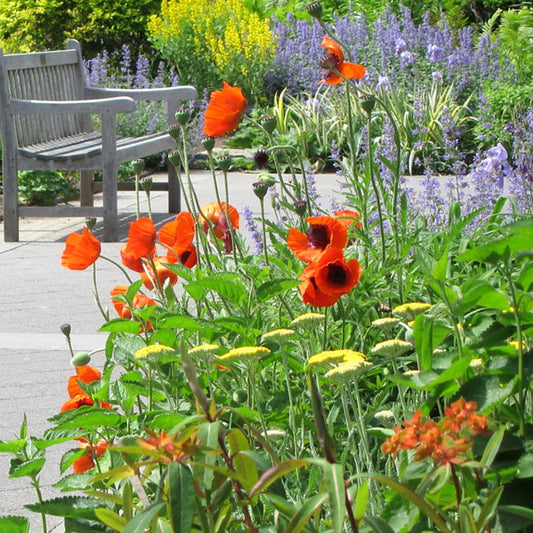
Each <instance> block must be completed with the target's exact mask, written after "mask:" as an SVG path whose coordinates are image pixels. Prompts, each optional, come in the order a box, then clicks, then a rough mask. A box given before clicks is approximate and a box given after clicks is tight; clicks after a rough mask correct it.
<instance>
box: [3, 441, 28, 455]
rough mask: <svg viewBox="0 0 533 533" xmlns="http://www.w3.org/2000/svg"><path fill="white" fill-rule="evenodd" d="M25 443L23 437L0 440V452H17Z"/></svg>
mask: <svg viewBox="0 0 533 533" xmlns="http://www.w3.org/2000/svg"><path fill="white" fill-rule="evenodd" d="M25 444H26V440H25V439H17V440H10V441H6V442H4V441H0V453H17V452H18V451H19V450H21V449H22V448H23V447H24V445H25Z"/></svg>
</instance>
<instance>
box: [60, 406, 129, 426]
mask: <svg viewBox="0 0 533 533" xmlns="http://www.w3.org/2000/svg"><path fill="white" fill-rule="evenodd" d="M125 421H126V417H125V416H123V415H121V414H119V413H116V412H114V411H112V410H110V409H90V410H87V411H85V412H83V413H79V414H78V416H76V417H75V418H74V419H73V420H70V421H68V422H64V423H62V424H60V425H59V426H58V428H57V429H75V428H83V429H85V430H88V429H96V428H99V427H101V426H110V427H119V426H121V425H122V424H123V423H124V422H125Z"/></svg>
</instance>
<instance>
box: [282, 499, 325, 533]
mask: <svg viewBox="0 0 533 533" xmlns="http://www.w3.org/2000/svg"><path fill="white" fill-rule="evenodd" d="M327 498H328V495H327V494H326V493H325V492H322V493H319V494H317V495H316V496H312V497H311V498H308V499H307V500H305V501H304V502H303V503H302V504H301V505H299V506H298V511H296V513H294V515H293V516H292V518H291V519H290V520H289V522H288V523H287V526H286V527H285V529H284V530H283V533H300V531H303V530H304V529H305V527H306V526H307V524H308V523H309V520H310V519H311V517H312V516H313V515H315V513H317V514H318V512H319V511H320V508H321V507H322V505H324V503H325V501H326V500H327Z"/></svg>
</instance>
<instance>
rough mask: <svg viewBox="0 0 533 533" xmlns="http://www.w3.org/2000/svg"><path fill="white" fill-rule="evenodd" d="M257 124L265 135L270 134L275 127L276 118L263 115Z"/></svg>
mask: <svg viewBox="0 0 533 533" xmlns="http://www.w3.org/2000/svg"><path fill="white" fill-rule="evenodd" d="M259 123H260V124H261V126H263V128H264V129H265V131H266V132H267V133H272V132H273V131H274V130H275V129H276V126H277V122H276V117H275V116H274V115H265V116H264V117H261V118H260V119H259Z"/></svg>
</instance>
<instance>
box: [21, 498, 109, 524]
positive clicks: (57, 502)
mask: <svg viewBox="0 0 533 533" xmlns="http://www.w3.org/2000/svg"><path fill="white" fill-rule="evenodd" d="M101 506H102V502H101V501H100V500H98V499H97V498H87V497H84V496H66V497H64V498H55V499H53V500H46V501H44V502H42V503H34V504H31V505H26V507H27V508H28V509H29V510H30V511H34V512H35V513H43V514H49V515H53V516H64V517H72V518H87V519H89V520H91V519H92V520H94V516H95V515H94V511H95V509H98V508H99V507H101Z"/></svg>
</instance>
